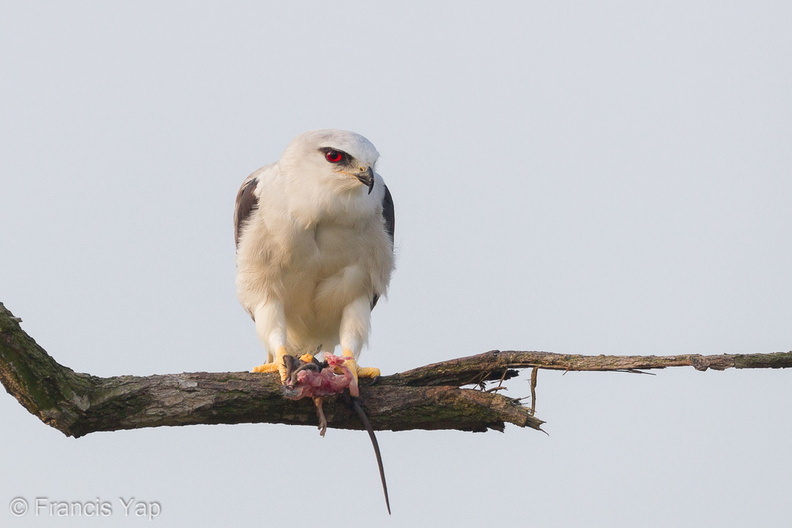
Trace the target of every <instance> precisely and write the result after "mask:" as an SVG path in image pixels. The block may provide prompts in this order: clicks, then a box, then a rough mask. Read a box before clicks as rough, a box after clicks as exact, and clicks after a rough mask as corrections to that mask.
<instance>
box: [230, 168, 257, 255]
mask: <svg viewBox="0 0 792 528" xmlns="http://www.w3.org/2000/svg"><path fill="white" fill-rule="evenodd" d="M256 185H258V178H250V179H249V180H247V181H245V182H244V183H243V184H242V187H240V188H239V192H238V193H237V197H236V207H235V209H234V241H235V243H236V246H237V247H239V235H240V234H241V233H242V227H243V226H244V224H245V221H246V220H247V219H248V218H250V215H251V214H252V213H253V211H254V210H255V209H256V208H258V198H256V194H255V190H256Z"/></svg>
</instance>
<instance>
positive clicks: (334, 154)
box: [325, 150, 344, 163]
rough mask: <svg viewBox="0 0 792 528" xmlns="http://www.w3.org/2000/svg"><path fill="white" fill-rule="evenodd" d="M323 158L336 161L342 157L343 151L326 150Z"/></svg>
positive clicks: (332, 161) (331, 161)
mask: <svg viewBox="0 0 792 528" xmlns="http://www.w3.org/2000/svg"><path fill="white" fill-rule="evenodd" d="M325 159H326V160H327V161H329V162H330V163H338V162H340V161H341V160H342V159H344V153H343V152H338V151H337V150H328V151H327V152H325Z"/></svg>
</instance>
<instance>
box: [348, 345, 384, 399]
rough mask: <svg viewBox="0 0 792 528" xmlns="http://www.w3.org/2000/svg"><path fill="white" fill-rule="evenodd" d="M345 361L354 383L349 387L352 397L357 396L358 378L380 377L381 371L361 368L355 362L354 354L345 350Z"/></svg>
mask: <svg viewBox="0 0 792 528" xmlns="http://www.w3.org/2000/svg"><path fill="white" fill-rule="evenodd" d="M342 355H343V357H344V359H346V361H345V362H344V366H345V367H347V368H348V369H349V371H350V372H351V373H352V383H350V385H349V393H350V394H351V395H352V396H357V395H358V394H357V382H358V378H376V377H379V375H380V369H378V368H375V367H361V366H359V365H358V364H357V361H355V357H354V356H353V355H352V352H350V351H348V350H344V351H343V353H342Z"/></svg>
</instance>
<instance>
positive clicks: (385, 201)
mask: <svg viewBox="0 0 792 528" xmlns="http://www.w3.org/2000/svg"><path fill="white" fill-rule="evenodd" d="M384 187H385V196H383V197H382V220H383V221H384V222H385V232H386V233H388V236H389V237H390V240H391V247H393V234H394V233H395V231H396V211H395V209H394V207H393V197H392V196H391V193H390V190H388V186H387V185H385V186H384ZM379 298H380V296H379V294H378V293H375V294H374V297H372V298H371V309H372V310H373V309H374V307H375V306H377V301H379Z"/></svg>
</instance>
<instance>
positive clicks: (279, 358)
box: [252, 347, 289, 383]
mask: <svg viewBox="0 0 792 528" xmlns="http://www.w3.org/2000/svg"><path fill="white" fill-rule="evenodd" d="M286 354H287V352H286V347H280V348H278V350H276V351H275V359H274V360H273V361H272V363H264V364H263V365H258V366H256V367H253V369H252V372H277V373H279V374H280V379H281V383H286V379H287V378H288V377H289V372H288V371H287V369H286V364H285V363H284V362H283V356H285V355H286Z"/></svg>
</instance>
